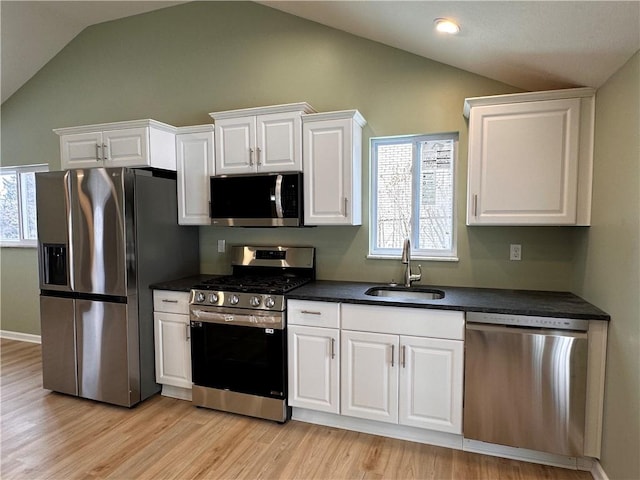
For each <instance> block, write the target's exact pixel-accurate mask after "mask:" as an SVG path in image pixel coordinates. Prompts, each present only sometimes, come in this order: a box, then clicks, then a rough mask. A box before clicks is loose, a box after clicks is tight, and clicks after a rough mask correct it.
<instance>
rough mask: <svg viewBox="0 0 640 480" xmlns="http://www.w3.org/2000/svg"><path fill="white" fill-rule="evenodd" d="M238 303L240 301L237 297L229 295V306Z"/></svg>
mask: <svg viewBox="0 0 640 480" xmlns="http://www.w3.org/2000/svg"><path fill="white" fill-rule="evenodd" d="M239 301H240V299H239V298H238V296H237V295H231V296H230V297H229V303H230V304H231V305H237V304H238V302H239Z"/></svg>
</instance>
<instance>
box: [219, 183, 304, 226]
mask: <svg viewBox="0 0 640 480" xmlns="http://www.w3.org/2000/svg"><path fill="white" fill-rule="evenodd" d="M303 212H304V209H303V208H302V173H299V172H293V173H268V174H255V175H235V176H226V177H211V224H212V225H219V226H237V227H299V226H301V225H302V224H303Z"/></svg>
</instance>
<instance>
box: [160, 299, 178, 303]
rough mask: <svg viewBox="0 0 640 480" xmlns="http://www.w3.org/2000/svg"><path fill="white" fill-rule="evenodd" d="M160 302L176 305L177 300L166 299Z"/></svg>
mask: <svg viewBox="0 0 640 480" xmlns="http://www.w3.org/2000/svg"><path fill="white" fill-rule="evenodd" d="M162 301H163V302H164V303H178V300H167V299H166V298H163V299H162Z"/></svg>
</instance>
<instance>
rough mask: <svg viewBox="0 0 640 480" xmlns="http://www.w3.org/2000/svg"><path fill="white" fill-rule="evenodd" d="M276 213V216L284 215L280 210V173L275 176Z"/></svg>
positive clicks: (281, 216)
mask: <svg viewBox="0 0 640 480" xmlns="http://www.w3.org/2000/svg"><path fill="white" fill-rule="evenodd" d="M275 196H276V198H275V200H276V215H277V217H278V218H283V217H284V212H283V210H282V175H278V176H277V177H276V195H275Z"/></svg>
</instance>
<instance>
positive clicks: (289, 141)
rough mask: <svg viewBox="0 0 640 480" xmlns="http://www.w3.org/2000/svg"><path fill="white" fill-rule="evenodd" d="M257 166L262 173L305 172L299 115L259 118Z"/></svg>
mask: <svg viewBox="0 0 640 480" xmlns="http://www.w3.org/2000/svg"><path fill="white" fill-rule="evenodd" d="M256 164H257V166H258V171H260V172H285V171H296V172H300V171H302V120H301V119H300V114H297V113H294V114H292V113H274V114H270V115H259V116H258V117H257V119H256Z"/></svg>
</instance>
